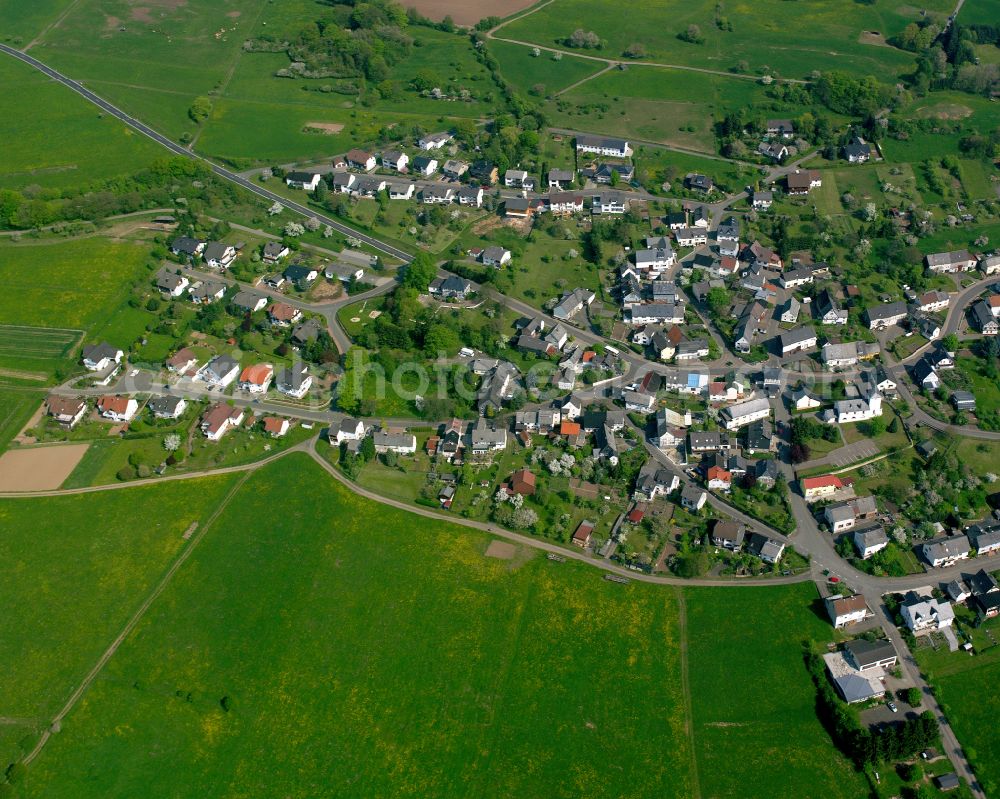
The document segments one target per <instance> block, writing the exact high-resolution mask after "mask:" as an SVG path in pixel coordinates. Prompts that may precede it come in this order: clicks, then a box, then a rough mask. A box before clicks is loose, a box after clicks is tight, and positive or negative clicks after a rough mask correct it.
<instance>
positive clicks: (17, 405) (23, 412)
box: [0, 386, 42, 452]
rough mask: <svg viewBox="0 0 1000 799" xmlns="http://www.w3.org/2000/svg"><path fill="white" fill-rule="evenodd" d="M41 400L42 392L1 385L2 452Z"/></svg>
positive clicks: (0, 422)
mask: <svg viewBox="0 0 1000 799" xmlns="http://www.w3.org/2000/svg"><path fill="white" fill-rule="evenodd" d="M41 401H42V394H41V392H38V391H30V390H27V389H25V390H18V389H15V388H7V387H2V386H0V452H3V451H4V450H5V449H7V445H8V444H10V441H11V439H12V438H14V436H16V435H17V434H18V433H19V432H20V431H21V428H22V427H24V425H25V424H26V423H27V421H28V419H30V418H31V414H33V413H34V412H35V409H36V408H38V406H39V404H40V403H41Z"/></svg>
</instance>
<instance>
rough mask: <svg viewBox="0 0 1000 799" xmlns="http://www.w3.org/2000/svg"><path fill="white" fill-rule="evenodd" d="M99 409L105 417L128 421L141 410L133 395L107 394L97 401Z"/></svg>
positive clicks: (115, 420)
mask: <svg viewBox="0 0 1000 799" xmlns="http://www.w3.org/2000/svg"><path fill="white" fill-rule="evenodd" d="M97 410H98V412H99V413H100V414H101V416H103V417H104V418H105V419H111V420H112V421H114V422H128V421H131V419H132V417H133V416H135V414H136V411H138V410H139V403H138V402H136V401H135V400H134V399H132V397H125V396H118V395H106V396H103V397H101V398H100V399H99V400H98V401H97Z"/></svg>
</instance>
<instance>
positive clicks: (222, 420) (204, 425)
mask: <svg viewBox="0 0 1000 799" xmlns="http://www.w3.org/2000/svg"><path fill="white" fill-rule="evenodd" d="M245 415H246V414H245V413H244V411H243V409H242V408H231V407H230V406H228V405H213V406H212V407H211V408H209V409H208V410H207V411H205V415H204V416H202V417H201V430H202V432H203V433H204V434H205V437H206V438H207V439H208V440H209V441H218V440H219V439H220V438H222V437H223V436H224V435H225V434H226V431H228V430H229V429H230V428H232V427H238V426H239V425H241V424H242V423H243V417H244V416H245Z"/></svg>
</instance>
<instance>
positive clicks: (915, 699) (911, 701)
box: [906, 688, 924, 707]
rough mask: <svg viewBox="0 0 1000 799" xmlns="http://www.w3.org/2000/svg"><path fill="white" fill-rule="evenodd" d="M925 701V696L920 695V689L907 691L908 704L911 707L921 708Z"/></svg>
mask: <svg viewBox="0 0 1000 799" xmlns="http://www.w3.org/2000/svg"><path fill="white" fill-rule="evenodd" d="M923 700H924V697H923V694H922V693H920V689H919V688H910V689H908V690H907V691H906V703H907V704H908V705H910V706H911V707H919V706H920V703H921V702H923Z"/></svg>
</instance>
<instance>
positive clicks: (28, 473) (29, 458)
mask: <svg viewBox="0 0 1000 799" xmlns="http://www.w3.org/2000/svg"><path fill="white" fill-rule="evenodd" d="M89 446H90V444H62V445H59V446H56V447H32V448H31V449H13V450H10V451H9V452H5V453H4V454H3V455H2V456H0V491H51V490H52V489H55V488H59V486H61V485H62V484H63V481H64V480H65V479H66V478H67V477H69V476H70V473H71V472H72V471H73V470H74V469H75V468H76V465H77V464H78V463H79V462H80V459H81V458H83V456H84V454H85V453H86V452H87V448H88V447H89Z"/></svg>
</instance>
